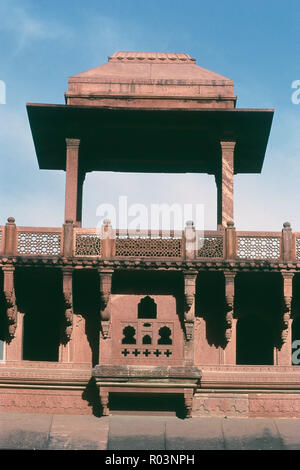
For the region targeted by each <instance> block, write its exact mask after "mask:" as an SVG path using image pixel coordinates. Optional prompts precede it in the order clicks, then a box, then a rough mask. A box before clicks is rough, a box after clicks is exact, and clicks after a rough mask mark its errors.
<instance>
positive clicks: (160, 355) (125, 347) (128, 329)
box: [120, 319, 174, 363]
mask: <svg viewBox="0 0 300 470" xmlns="http://www.w3.org/2000/svg"><path fill="white" fill-rule="evenodd" d="M121 328H122V338H121V340H120V343H121V349H120V355H121V357H123V359H127V360H129V359H134V360H140V361H141V362H144V363H147V362H148V361H149V360H153V359H154V360H158V361H161V360H163V359H165V360H166V359H172V356H173V353H174V347H173V346H174V345H173V339H174V324H173V322H159V321H157V320H154V319H152V320H150V321H148V320H145V319H142V320H138V321H136V322H122V324H121Z"/></svg>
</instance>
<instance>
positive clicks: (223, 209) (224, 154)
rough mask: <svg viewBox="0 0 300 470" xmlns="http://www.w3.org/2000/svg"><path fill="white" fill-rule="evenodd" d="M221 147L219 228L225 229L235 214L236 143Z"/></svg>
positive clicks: (222, 144)
mask: <svg viewBox="0 0 300 470" xmlns="http://www.w3.org/2000/svg"><path fill="white" fill-rule="evenodd" d="M220 145H221V165H220V169H219V171H218V172H217V173H216V175H215V177H216V184H217V199H218V201H217V202H218V204H217V205H218V217H217V218H218V227H219V228H225V227H226V226H227V222H232V221H233V220H234V214H233V176H234V148H235V142H234V141H223V142H220Z"/></svg>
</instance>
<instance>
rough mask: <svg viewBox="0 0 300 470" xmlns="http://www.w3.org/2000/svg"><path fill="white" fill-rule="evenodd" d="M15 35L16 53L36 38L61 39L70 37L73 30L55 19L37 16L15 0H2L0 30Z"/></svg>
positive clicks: (0, 5)
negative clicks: (44, 18)
mask: <svg viewBox="0 0 300 470" xmlns="http://www.w3.org/2000/svg"><path fill="white" fill-rule="evenodd" d="M1 31H2V32H6V33H12V34H13V35H14V36H15V41H16V50H15V54H17V53H18V52H20V51H21V50H22V49H23V48H24V47H26V46H28V45H29V44H31V42H32V41H35V40H43V39H60V38H62V37H63V36H68V37H70V35H71V31H70V29H69V28H67V27H66V26H65V25H62V24H60V23H59V22H54V21H47V22H46V21H42V20H40V19H38V18H35V17H34V16H33V15H32V14H31V13H29V11H28V9H26V8H25V7H21V6H20V5H19V4H17V3H16V2H15V1H14V0H1V3H0V32H1Z"/></svg>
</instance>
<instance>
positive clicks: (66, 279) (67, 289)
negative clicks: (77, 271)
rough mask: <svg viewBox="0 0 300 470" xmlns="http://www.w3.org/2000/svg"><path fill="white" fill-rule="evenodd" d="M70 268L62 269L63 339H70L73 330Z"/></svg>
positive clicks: (71, 272)
mask: <svg viewBox="0 0 300 470" xmlns="http://www.w3.org/2000/svg"><path fill="white" fill-rule="evenodd" d="M72 274H73V270H72V269H64V270H63V296H64V310H65V318H64V335H65V339H66V340H67V341H69V340H70V339H71V335H72V331H73V287H72Z"/></svg>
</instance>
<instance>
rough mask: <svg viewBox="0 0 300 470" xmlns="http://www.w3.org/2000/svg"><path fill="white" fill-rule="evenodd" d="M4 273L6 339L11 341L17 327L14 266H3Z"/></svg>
mask: <svg viewBox="0 0 300 470" xmlns="http://www.w3.org/2000/svg"><path fill="white" fill-rule="evenodd" d="M3 273H4V297H5V303H6V315H7V322H8V341H11V340H12V339H13V338H14V337H15V334H16V328H17V315H18V310H17V305H16V295H15V287H14V267H13V266H5V267H3Z"/></svg>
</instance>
